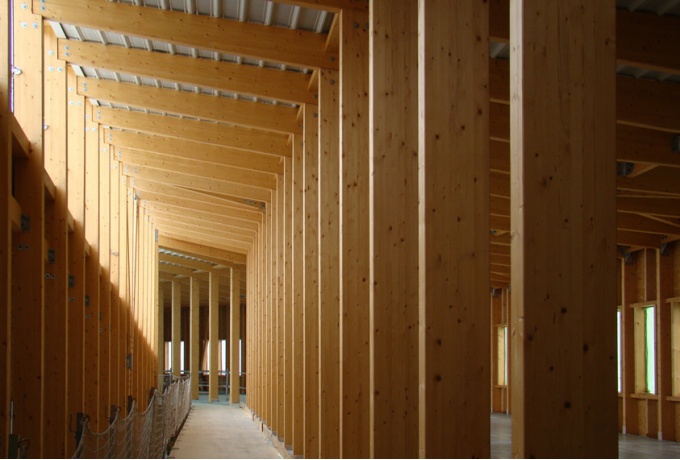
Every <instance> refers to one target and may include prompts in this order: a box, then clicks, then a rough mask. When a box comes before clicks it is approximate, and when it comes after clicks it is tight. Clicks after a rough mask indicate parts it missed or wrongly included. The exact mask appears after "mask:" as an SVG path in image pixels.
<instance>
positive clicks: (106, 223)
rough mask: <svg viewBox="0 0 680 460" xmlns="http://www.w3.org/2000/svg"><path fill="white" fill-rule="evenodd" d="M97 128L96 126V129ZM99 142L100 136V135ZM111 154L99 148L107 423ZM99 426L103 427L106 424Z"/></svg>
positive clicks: (106, 409) (102, 378) (102, 401)
mask: <svg viewBox="0 0 680 460" xmlns="http://www.w3.org/2000/svg"><path fill="white" fill-rule="evenodd" d="M95 126H96V125H95ZM100 139H101V133H100ZM110 170H111V153H110V151H109V147H108V146H105V145H103V144H102V143H101V142H100V144H99V188H100V193H99V260H100V264H101V277H100V280H101V286H100V295H99V310H100V312H101V320H100V322H99V385H100V387H99V408H100V412H101V413H102V420H103V421H106V420H110V419H111V417H112V415H113V414H111V413H110V408H111V405H112V404H111V401H112V399H111V270H110V267H111V193H110V190H111V175H110V173H109V171H110ZM102 426H106V425H105V424H104V425H102Z"/></svg>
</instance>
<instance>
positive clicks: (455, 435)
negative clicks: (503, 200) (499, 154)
mask: <svg viewBox="0 0 680 460" xmlns="http://www.w3.org/2000/svg"><path fill="white" fill-rule="evenodd" d="M419 5H420V11H419V23H418V27H419V33H418V37H419V42H418V49H419V52H418V57H419V61H418V69H419V81H418V85H419V91H418V92H419V98H420V99H419V101H418V103H419V106H418V114H419V124H420V126H419V128H420V129H419V135H420V138H419V144H420V145H419V149H418V158H419V163H420V169H419V186H420V187H419V189H420V199H419V204H420V206H419V221H420V235H419V236H420V242H419V249H420V264H419V271H420V325H421V326H420V334H421V336H420V340H421V341H420V358H419V359H420V361H421V364H420V406H421V408H420V410H421V414H424V417H423V418H422V419H421V420H420V456H421V457H424V458H441V457H449V458H463V457H477V458H487V457H489V456H490V455H491V454H490V450H489V442H490V420H489V412H490V410H491V408H490V398H489V394H490V378H491V375H490V369H489V367H490V359H489V356H490V337H489V323H490V321H491V318H490V309H489V89H488V88H489V71H488V65H489V56H488V52H489V41H488V36H489V32H488V24H489V7H488V3H486V2H481V1H479V0H460V1H456V2H448V1H435V2H421V3H419ZM409 177H410V176H409ZM414 417H415V415H414Z"/></svg>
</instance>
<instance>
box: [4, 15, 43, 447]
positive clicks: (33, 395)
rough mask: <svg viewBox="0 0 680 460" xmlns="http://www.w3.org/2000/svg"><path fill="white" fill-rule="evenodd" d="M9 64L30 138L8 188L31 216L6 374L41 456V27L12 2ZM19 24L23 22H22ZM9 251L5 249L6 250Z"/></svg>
mask: <svg viewBox="0 0 680 460" xmlns="http://www.w3.org/2000/svg"><path fill="white" fill-rule="evenodd" d="M13 8H14V11H13V15H12V17H13V20H14V22H13V26H12V28H13V40H12V43H13V47H14V48H13V49H15V50H31V51H32V52H30V53H16V52H15V53H14V58H13V60H12V64H13V65H14V66H15V67H17V68H19V69H21V70H22V74H21V76H22V78H21V79H16V78H15V79H14V84H13V91H14V92H13V101H14V102H13V109H14V116H15V117H16V119H17V121H18V124H19V125H20V126H21V127H22V129H23V132H24V133H25V135H26V139H28V141H29V142H30V146H31V154H30V156H28V157H27V158H24V159H15V161H14V162H13V177H14V187H13V193H14V197H15V198H16V200H17V202H18V203H19V205H20V206H21V210H22V215H24V216H27V217H29V218H30V230H28V231H26V229H22V231H21V232H19V233H15V234H14V235H13V240H12V253H11V258H12V259H11V270H12V275H11V279H12V294H11V300H12V304H11V309H12V311H11V332H10V337H11V340H12V343H11V345H10V349H11V361H10V366H11V370H10V372H11V377H10V388H9V398H10V400H11V401H13V404H14V419H13V423H14V431H13V432H14V433H18V434H19V435H20V436H21V437H22V438H29V439H30V440H31V447H30V452H31V455H33V456H36V457H40V456H42V455H43V439H42V433H41V429H42V426H43V412H42V410H41V409H42V396H43V382H44V381H45V379H44V375H43V369H42V365H43V359H44V357H43V354H42V336H41V334H42V327H43V313H44V287H45V277H44V263H43V260H44V258H43V254H44V227H45V223H44V210H45V188H44V181H43V175H44V152H43V146H44V144H43V129H42V126H43V106H42V104H41V103H38V104H37V106H36V103H35V101H42V100H43V94H44V92H43V69H42V59H43V31H42V22H41V21H40V20H39V18H36V17H35V16H34V15H33V14H31V12H30V11H27V10H25V9H23V8H21V5H20V4H18V3H14V7H13ZM22 23H24V24H25V25H26V27H22V26H21V24H22ZM7 255H8V256H9V254H7Z"/></svg>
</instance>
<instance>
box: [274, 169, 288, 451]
mask: <svg viewBox="0 0 680 460" xmlns="http://www.w3.org/2000/svg"><path fill="white" fill-rule="evenodd" d="M276 187H277V188H276V256H277V261H276V283H277V285H276V293H277V294H276V295H277V297H276V302H277V303H276V320H275V325H276V360H277V363H276V371H277V377H276V394H275V396H274V404H276V405H277V426H278V429H277V430H276V435H277V437H278V439H279V441H284V440H285V438H286V393H285V389H286V368H285V356H286V349H285V332H286V328H285V324H286V316H285V311H286V308H285V305H286V304H285V293H284V287H285V274H286V269H285V254H286V251H285V231H284V229H285V220H286V219H285V217H286V211H285V210H286V206H285V193H286V192H285V190H286V180H285V175H283V174H282V175H279V180H278V183H277V186H276Z"/></svg>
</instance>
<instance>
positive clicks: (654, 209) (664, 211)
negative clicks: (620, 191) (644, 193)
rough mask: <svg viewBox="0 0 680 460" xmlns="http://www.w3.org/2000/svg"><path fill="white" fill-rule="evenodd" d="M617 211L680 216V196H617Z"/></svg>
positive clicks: (672, 216)
mask: <svg viewBox="0 0 680 460" xmlns="http://www.w3.org/2000/svg"><path fill="white" fill-rule="evenodd" d="M616 205H617V208H618V210H619V212H632V213H645V214H652V215H655V216H665V217H671V218H680V198H678V197H670V196H653V197H641V196H619V197H617V199H616Z"/></svg>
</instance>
